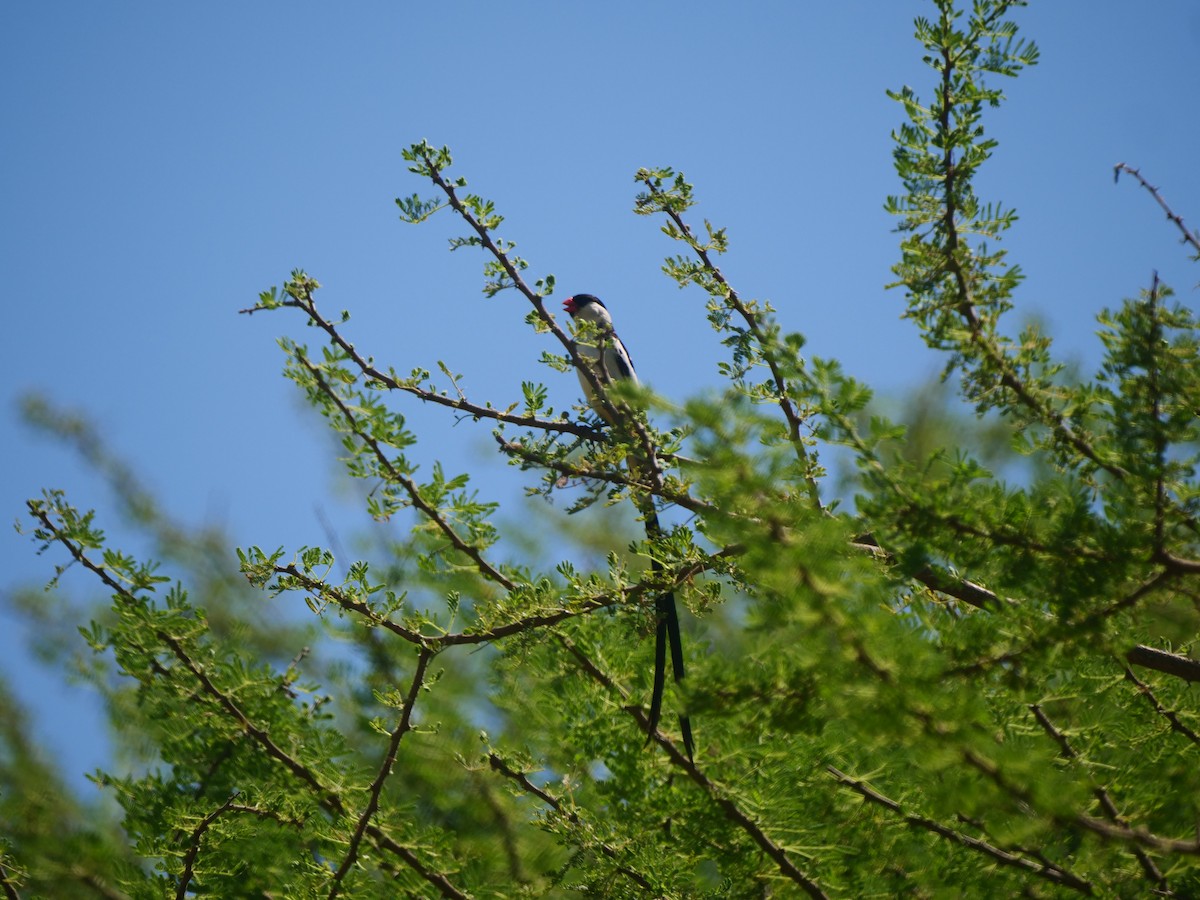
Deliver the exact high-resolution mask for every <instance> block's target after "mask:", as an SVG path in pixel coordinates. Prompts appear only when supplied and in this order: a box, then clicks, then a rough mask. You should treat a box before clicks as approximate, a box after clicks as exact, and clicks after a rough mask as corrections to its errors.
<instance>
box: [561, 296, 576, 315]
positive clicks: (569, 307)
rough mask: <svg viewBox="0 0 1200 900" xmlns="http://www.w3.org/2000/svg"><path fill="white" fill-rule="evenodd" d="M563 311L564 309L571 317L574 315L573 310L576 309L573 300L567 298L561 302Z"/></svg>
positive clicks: (572, 298)
mask: <svg viewBox="0 0 1200 900" xmlns="http://www.w3.org/2000/svg"><path fill="white" fill-rule="evenodd" d="M563 309H565V310H566V311H567V312H568V313H570V314H571V315H575V309H576V307H575V298H574V297H568V298H567V299H566V300H564V301H563Z"/></svg>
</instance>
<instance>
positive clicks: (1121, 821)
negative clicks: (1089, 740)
mask: <svg viewBox="0 0 1200 900" xmlns="http://www.w3.org/2000/svg"><path fill="white" fill-rule="evenodd" d="M1029 709H1030V711H1032V712H1033V716H1034V718H1035V719H1037V722H1038V724H1039V725H1041V726H1042V730H1043V731H1045V732H1046V734H1048V735H1049V736H1050V737H1051V738H1052V739H1053V741H1054V743H1056V744H1058V749H1059V752H1060V753H1061V754H1062V756H1063V758H1064V759H1069V760H1071V761H1072V762H1079V754H1078V753H1076V752H1075V750H1074V749H1073V748H1072V747H1071V742H1070V741H1069V740H1068V739H1067V736H1066V735H1065V734H1064V733H1063V732H1061V731H1060V730H1059V729H1058V728H1056V727H1055V725H1054V723H1053V722H1051V721H1050V717H1049V716H1048V715H1046V711H1045V710H1044V709H1042V707H1041V706H1039V705H1038V704H1036V703H1034V704H1031V705H1030V707H1029ZM1092 794H1093V795H1094V796H1095V798H1096V802H1097V803H1099V804H1100V808H1101V809H1102V810H1103V811H1104V815H1106V816H1107V817H1108V819H1109V821H1111V822H1113V823H1115V824H1117V825H1120V826H1122V827H1124V828H1128V827H1129V825H1128V823H1127V822H1126V821H1125V818H1124V817H1123V816H1122V815H1121V813H1120V811H1118V809H1117V805H1116V804H1115V803H1113V801H1112V798H1111V797H1110V796H1109V795H1108V791H1107V790H1105V789H1104V788H1103V787H1101V786H1100V785H1098V784H1097V785H1095V786H1094V787H1093V788H1092ZM1132 850H1133V855H1134V856H1135V857H1137V861H1138V865H1140V866H1141V867H1142V872H1143V873H1144V874H1145V876H1146V877H1147V878H1148V879H1150V880H1151V881H1153V882H1154V883H1155V884H1156V885H1157V886H1158V891H1159V892H1161V893H1163V894H1169V891H1168V888H1167V879H1166V876H1164V875H1163V873H1162V872H1161V871H1160V870H1159V868H1158V866H1157V865H1155V863H1154V860H1152V859H1151V858H1150V857H1149V856H1148V855H1147V854H1146V851H1145V850H1143V849H1142V848H1141V847H1138V846H1136V845H1135V846H1134V847H1133V848H1132Z"/></svg>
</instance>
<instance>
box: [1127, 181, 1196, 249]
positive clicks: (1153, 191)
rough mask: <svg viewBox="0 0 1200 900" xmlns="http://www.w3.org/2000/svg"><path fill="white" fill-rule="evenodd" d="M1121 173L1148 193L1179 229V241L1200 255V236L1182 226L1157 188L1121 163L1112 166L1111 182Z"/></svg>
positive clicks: (1180, 220) (1180, 219)
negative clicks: (1135, 181)
mask: <svg viewBox="0 0 1200 900" xmlns="http://www.w3.org/2000/svg"><path fill="white" fill-rule="evenodd" d="M1122 172H1128V173H1129V174H1130V175H1132V176H1133V177H1134V178H1136V179H1137V180H1138V184H1140V185H1141V186H1142V187H1144V188H1145V189H1146V190H1147V191H1149V192H1150V196H1151V197H1153V198H1154V199H1155V201H1156V202H1157V203H1158V205H1159V206H1161V207H1162V210H1163V212H1165V213H1166V214H1167V218H1168V219H1169V220H1170V221H1171V223H1172V224H1174V225H1175V227H1176V228H1178V229H1179V233H1180V234H1181V235H1183V237H1182V238H1181V240H1182V241H1183V242H1184V243H1185V244H1191V245H1192V246H1193V247H1195V248H1196V252H1197V253H1200V234H1197V233H1196V232H1194V231H1192V230H1190V229H1189V228H1188V227H1187V226H1186V225H1184V224H1183V217H1182V216H1178V215H1176V214H1175V211H1174V210H1172V209H1171V207H1170V206H1168V205H1167V201H1166V200H1164V199H1163V196H1162V194H1160V193H1159V192H1158V188H1156V187H1154V186H1153V185H1151V184H1150V182H1148V181H1147V180H1146V179H1145V178H1143V177H1142V173H1141V172H1140V171H1138V170H1137V169H1135V168H1133V167H1132V166H1128V165H1126V164H1125V163H1123V162H1121V163H1117V164H1116V165H1115V166H1113V181H1117V180H1118V179H1120V177H1121V173H1122Z"/></svg>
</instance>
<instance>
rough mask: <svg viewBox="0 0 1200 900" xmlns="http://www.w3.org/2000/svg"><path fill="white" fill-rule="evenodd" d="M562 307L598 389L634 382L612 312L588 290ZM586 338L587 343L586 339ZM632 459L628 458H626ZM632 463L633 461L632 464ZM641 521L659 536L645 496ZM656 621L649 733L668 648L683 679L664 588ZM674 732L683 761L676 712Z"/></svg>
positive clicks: (675, 612)
mask: <svg viewBox="0 0 1200 900" xmlns="http://www.w3.org/2000/svg"><path fill="white" fill-rule="evenodd" d="M563 309H564V310H566V312H567V313H568V314H569V315H570V316H571V318H572V319H573V320H574V321H575V322H576V323H580V322H587V323H591V329H590V331H591V333H590V334H586V335H584V336H582V338H581V339H580V340H577V341H576V343H575V354H576V356H578V357H579V361H580V362H581V363H583V365H586V366H588V367H589V368H590V369H591V371H592V373H593V374H594V375H595V380H596V381H597V382H598V383H599V384H600V385H601V386H602V387H603V386H606V385H610V384H614V383H615V382H618V381H628V382H632V383H633V384H637V383H638V377H637V372H636V371H635V370H634V368H633V360H632V359H631V358H630V356H629V351H628V350H626V349H625V344H624V343H622V341H621V339H620V338H619V337H617V332H616V330H615V329H614V328H613V320H612V315H611V314H610V313H609V311H608V307H606V306H605V305H604V304H603V303H602V302H601V301H600V298H598V297H596V296H594V295H592V294H575V295H574V296H572V297H568V298H567V299H566V300H565V301H563ZM589 341H591V342H592V343H589ZM576 374H577V375H578V376H579V384H580V385H581V386H582V387H583V393H584V396H585V397H586V398H587V401H588V405H589V406H590V407H591V408H592V410H593V411H595V413H596V414H597V415H598V416H600V418H602V419H603V420H604V421H605V422H607V423H608V424H609V425H616V424H617V422H616V421H614V419H613V414H614V413H619V412H621V411H623V410H625V409H627V407H623V406H622V407H617V406H614V405H613V404H612V403H606V402H605V401H604V400H603V399H602V398H601V397H599V396H598V395H597V393H596V389H595V388H594V387H593V386H592V382H591V381H590V380H589V379H588V377H587V375H585V374H584V372H583V371H582V370H579V371H577V372H576ZM631 462H633V461H632V460H631ZM634 465H636V463H634ZM639 505H640V507H641V513H642V517H643V520H644V521H645V524H646V537H647V538H649V539H650V540H655V539H657V538H661V537H662V534H663V530H662V525H661V524H660V523H659V521H658V513H657V512H656V511H655V509H654V504H653V503H652V502H651V501H649V500H647V501H645V502H644V503H641V504H639ZM650 567H651V570H652V571H654V572H661V571H662V564H661V563H659V561H658V560H657V559H655V558H654V557H651V558H650ZM654 606H655V613H656V614H657V617H658V624H657V626H656V628H655V636H654V685H653V687H652V688H651V692H650V711H649V713H648V716H647V718H648V720H649V732H650V734H651V735H653V734H654V733H655V731H656V730H657V729H658V723H659V719H660V718H661V715H662V701H663V692H664V690H665V689H666V681H667V648H668V645H669V646H670V651H671V668H672V670H673V672H674V675H675V683H676V684H679V683H680V682H682V681H683V678H684V662H683V638H682V635H681V633H680V630H679V609H678V607H677V606H676V604H675V592H674V591H665V592H663V593H662V594H659V595H658V597H657V598H655V601H654ZM679 730H680V733H681V734H682V736H683V745H684V748H685V749H686V750H687V755H688V759H689V760H691V759H692V758H693V741H692V725H691V720H690V719H689V718H688V717H687V716H686V715H682V714H681V715H680V716H679Z"/></svg>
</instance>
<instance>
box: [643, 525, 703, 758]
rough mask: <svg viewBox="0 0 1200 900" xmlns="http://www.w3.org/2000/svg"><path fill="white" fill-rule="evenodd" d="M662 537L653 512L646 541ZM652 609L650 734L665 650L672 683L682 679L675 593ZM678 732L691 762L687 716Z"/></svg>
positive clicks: (663, 678) (658, 710)
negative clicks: (654, 622) (654, 623)
mask: <svg viewBox="0 0 1200 900" xmlns="http://www.w3.org/2000/svg"><path fill="white" fill-rule="evenodd" d="M661 534H662V527H661V526H660V525H659V524H658V516H657V515H656V514H655V513H654V511H653V510H650V511H649V512H648V513H647V515H646V537H648V538H655V537H658V536H660V535H661ZM650 567H651V568H652V569H653V570H654V571H655V572H661V571H662V565H661V563H659V561H658V560H656V559H654V558H653V557H652V558H651V560H650ZM654 609H655V612H656V613H657V614H658V626H657V627H656V628H655V630H654V686H653V688H651V691H650V713H649V719H650V732H651V734H653V733H654V731H655V729H657V728H658V722H659V719H660V718H661V717H662V702H663V693H664V691H665V690H666V686H667V647H668V645H669V646H670V649H671V669H672V671H673V672H674V675H675V683H676V684H679V683H680V682H682V681H683V677H684V674H685V672H684V662H683V636H682V634H681V633H680V630H679V607H678V606H677V605H676V603H675V592H674V591H665V592H664V593H662V594H659V595H658V599H657V600H655V601H654ZM679 731H680V734H682V736H683V746H684V749H685V750H687V755H688V759H689V760H690V759H693V758H694V750H695V745H694V743H693V740H692V721H691V719H689V718H688V717H687V716H686V715H684V714H682V713H681V714H680V716H679Z"/></svg>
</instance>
